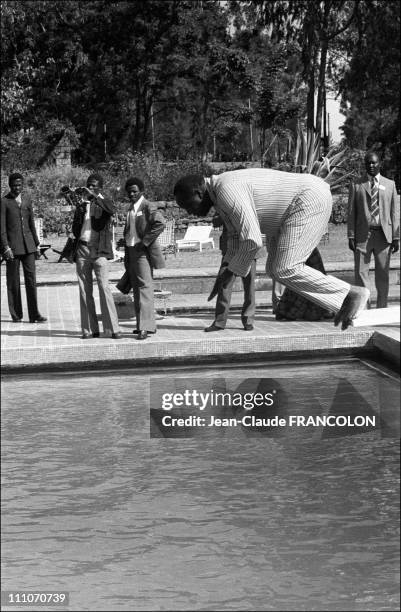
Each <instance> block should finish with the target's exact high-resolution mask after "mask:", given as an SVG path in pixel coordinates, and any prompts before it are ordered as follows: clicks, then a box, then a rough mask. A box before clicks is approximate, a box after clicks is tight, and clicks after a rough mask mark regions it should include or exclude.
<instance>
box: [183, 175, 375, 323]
mask: <svg viewBox="0 0 401 612" xmlns="http://www.w3.org/2000/svg"><path fill="white" fill-rule="evenodd" d="M174 195H175V198H176V201H177V204H178V205H179V206H180V207H181V208H184V209H185V210H187V211H188V212H190V213H192V214H195V215H197V216H199V217H202V216H206V215H207V214H208V213H209V211H210V208H211V207H212V206H214V207H215V209H216V211H217V212H218V213H219V215H220V216H221V217H222V219H223V220H224V223H225V224H226V225H227V226H229V227H232V228H233V234H235V233H236V234H237V235H238V238H239V240H238V244H237V245H235V244H234V243H233V242H229V244H228V247H227V252H226V254H225V257H224V261H225V262H226V263H227V266H226V267H225V268H224V269H222V270H221V272H220V273H219V275H218V277H217V281H216V284H215V287H214V289H213V291H212V293H211V295H210V296H209V299H211V298H212V297H214V295H216V294H217V293H218V291H219V286H220V285H224V284H225V283H227V281H228V280H229V279H230V278H231V277H232V275H237V276H242V277H244V276H246V275H247V274H248V272H249V270H250V267H251V264H252V262H253V260H254V259H255V255H256V253H257V252H258V250H259V249H260V248H261V247H262V236H261V234H262V233H263V234H265V235H266V247H267V251H268V253H269V255H268V259H267V264H266V271H267V273H268V274H269V275H270V276H271V277H272V278H273V279H275V280H276V281H278V282H280V283H282V284H283V285H285V286H286V287H289V288H290V289H292V290H293V291H295V292H296V293H299V294H300V295H303V296H304V297H306V298H307V299H309V300H311V301H312V302H314V303H316V304H318V305H319V306H322V307H323V308H327V309H328V310H331V311H333V312H335V313H336V316H335V319H334V322H335V325H338V324H339V323H341V327H342V329H346V328H347V327H348V326H349V325H350V324H351V321H352V319H354V318H356V317H357V316H358V315H359V313H360V312H361V310H363V308H364V307H365V305H366V302H367V300H368V298H369V291H368V290H367V289H366V288H362V287H355V286H351V285H349V284H348V283H346V282H344V281H342V280H340V279H338V278H335V277H333V276H329V275H325V274H323V273H322V272H320V271H319V270H315V269H313V268H311V267H309V266H306V265H305V261H306V260H307V258H308V257H309V255H310V254H311V252H312V251H313V249H314V248H315V247H316V246H317V245H318V244H319V241H320V239H321V237H322V236H323V234H324V233H325V231H326V229H327V224H328V221H329V218H330V215H331V211H332V197H331V193H330V188H329V185H328V184H327V183H325V182H324V181H323V180H322V179H320V178H318V177H316V176H313V175H311V174H298V173H291V172H281V171H279V170H270V169H264V168H253V169H250V170H235V171H232V172H224V173H223V174H220V175H217V176H212V177H210V178H204V177H202V176H200V175H187V176H184V177H182V178H181V179H180V180H179V181H178V182H177V183H176V185H175V188H174Z"/></svg>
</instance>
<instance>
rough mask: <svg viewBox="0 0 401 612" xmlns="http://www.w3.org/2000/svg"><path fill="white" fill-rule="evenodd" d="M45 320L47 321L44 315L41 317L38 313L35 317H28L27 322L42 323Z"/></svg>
mask: <svg viewBox="0 0 401 612" xmlns="http://www.w3.org/2000/svg"><path fill="white" fill-rule="evenodd" d="M45 321H47V319H46V317H42V315H39V316H38V317H36V319H29V323H44V322H45Z"/></svg>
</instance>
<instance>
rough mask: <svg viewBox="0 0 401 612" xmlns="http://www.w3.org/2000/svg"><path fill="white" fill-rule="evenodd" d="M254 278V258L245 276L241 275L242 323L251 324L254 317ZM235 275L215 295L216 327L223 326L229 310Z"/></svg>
mask: <svg viewBox="0 0 401 612" xmlns="http://www.w3.org/2000/svg"><path fill="white" fill-rule="evenodd" d="M255 278H256V259H254V260H253V262H252V265H251V269H250V271H249V273H248V274H247V276H245V277H243V278H242V279H241V280H242V285H243V288H244V303H243V305H242V310H241V321H242V324H243V325H247V324H248V323H249V324H251V325H252V324H253V321H254V318H255V310H256V301H255ZM235 279H236V277H235V276H234V275H233V276H232V278H231V279H230V280H229V281H228V283H226V284H225V285H224V287H221V288H220V291H219V293H218V295H217V301H216V310H215V317H214V325H215V326H216V327H221V328H222V329H224V328H225V326H226V323H227V318H228V313H229V310H230V303H231V294H232V291H233V286H234V283H235Z"/></svg>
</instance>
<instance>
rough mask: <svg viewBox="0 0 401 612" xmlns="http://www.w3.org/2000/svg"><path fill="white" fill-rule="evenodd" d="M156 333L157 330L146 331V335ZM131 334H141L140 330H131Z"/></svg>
mask: <svg viewBox="0 0 401 612" xmlns="http://www.w3.org/2000/svg"><path fill="white" fill-rule="evenodd" d="M156 331H157V330H155V331H148V332H147V333H148V334H155V333H156ZM132 333H133V334H140V333H141V330H140V329H133V330H132Z"/></svg>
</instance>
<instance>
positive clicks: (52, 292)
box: [1, 284, 399, 369]
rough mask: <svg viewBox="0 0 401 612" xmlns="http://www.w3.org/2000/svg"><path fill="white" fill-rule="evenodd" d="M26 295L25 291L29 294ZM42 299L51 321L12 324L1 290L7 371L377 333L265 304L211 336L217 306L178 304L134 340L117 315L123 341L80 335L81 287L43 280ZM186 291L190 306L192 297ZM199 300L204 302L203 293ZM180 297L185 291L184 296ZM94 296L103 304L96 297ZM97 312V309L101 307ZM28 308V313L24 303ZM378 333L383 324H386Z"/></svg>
mask: <svg viewBox="0 0 401 612" xmlns="http://www.w3.org/2000/svg"><path fill="white" fill-rule="evenodd" d="M257 293H258V294H261V295H258V301H259V300H260V299H264V298H265V297H266V296H265V293H264V292H257ZM24 294H25V292H24V291H23V296H24V299H25V295H24ZM96 294H97V292H96V291H95V296H96ZM38 297H39V304H40V310H41V312H42V314H43V315H45V316H47V318H48V320H47V322H46V323H44V324H31V323H29V322H27V321H26V320H25V322H22V323H12V322H11V320H10V318H9V314H8V308H7V303H6V300H7V298H6V292H5V290H4V287H3V289H2V292H1V307H2V319H1V323H2V325H1V328H2V333H1V350H2V366H3V368H5V369H7V368H16V367H23V368H25V367H30V366H42V367H50V366H57V365H58V366H59V367H62V366H63V365H65V364H68V365H69V367H85V366H88V365H89V364H105V365H110V364H111V363H112V362H114V363H117V362H123V361H124V362H125V361H130V362H131V363H132V364H133V365H141V364H152V363H153V364H158V365H160V364H161V363H163V362H165V361H167V360H168V361H169V362H170V363H171V362H172V361H175V360H176V361H181V362H182V361H184V362H185V363H192V364H196V363H199V362H201V361H203V360H207V359H212V358H213V359H217V360H222V359H228V358H232V359H246V358H251V357H256V356H258V357H260V358H266V357H267V356H268V357H269V358H273V357H277V356H283V355H285V356H288V355H291V354H293V353H297V354H311V353H315V352H316V351H322V352H325V353H327V351H334V350H336V351H347V352H353V351H356V350H360V349H361V348H363V347H366V346H370V344H371V342H372V337H373V335H374V332H375V330H374V329H373V328H358V329H352V328H350V329H349V330H347V331H346V332H341V331H340V330H339V329H338V328H335V327H334V325H333V322H332V321H327V322H316V323H314V322H304V321H295V322H277V321H275V319H274V316H273V314H272V312H271V309H269V308H266V306H264V307H260V308H258V315H257V320H256V324H255V329H254V330H253V331H252V332H245V331H244V330H243V329H242V325H241V321H240V315H239V313H238V312H233V313H232V316H231V317H230V319H229V324H228V326H227V329H226V330H225V331H221V332H216V333H211V334H210V333H209V334H208V333H205V332H204V327H205V326H207V325H209V324H210V323H211V321H212V319H213V314H212V312H198V313H196V312H195V313H194V312H192V313H191V312H187V313H185V312H182V311H181V312H177V311H174V309H173V310H169V312H168V313H167V315H166V316H162V315H160V316H159V320H158V322H157V323H158V331H157V334H155V335H152V336H150V337H149V338H148V339H147V340H145V341H138V340H136V337H135V336H134V335H133V334H132V330H133V329H134V327H135V320H134V319H129V318H125V319H123V318H122V319H121V320H120V324H121V330H122V333H123V338H122V339H121V340H112V339H111V338H105V337H101V338H99V339H90V340H85V341H83V340H81V339H80V333H81V332H80V324H79V299H78V287H77V285H73V284H66V285H62V284H59V285H53V286H48V285H41V286H39V287H38ZM185 297H186V299H187V300H188V304H189V302H190V300H191V298H192V299H193V297H194V296H190V295H188V296H185ZM239 297H240V294H239V295H238V298H239ZM201 298H202V300H203V302H204V303H205V302H206V296H205V295H203V296H201ZM182 299H183V296H180V300H182ZM198 299H199V300H200V297H199V296H198ZM235 299H237V297H236V298H235ZM96 300H97V306H99V302H98V298H97V297H96ZM172 302H174V300H172ZM206 303H207V302H206ZM181 306H182V304H181ZM192 308H194V302H193V303H192ZM97 310H98V312H100V309H99V307H98V308H97ZM24 312H25V313H26V312H27V310H26V305H25V303H24ZM381 332H386V330H385V329H383V328H381ZM389 333H390V338H392V339H391V342H396V343H397V342H399V340H397V338H398V335H397V334H399V328H398V330H394V329H390V330H389Z"/></svg>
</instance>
